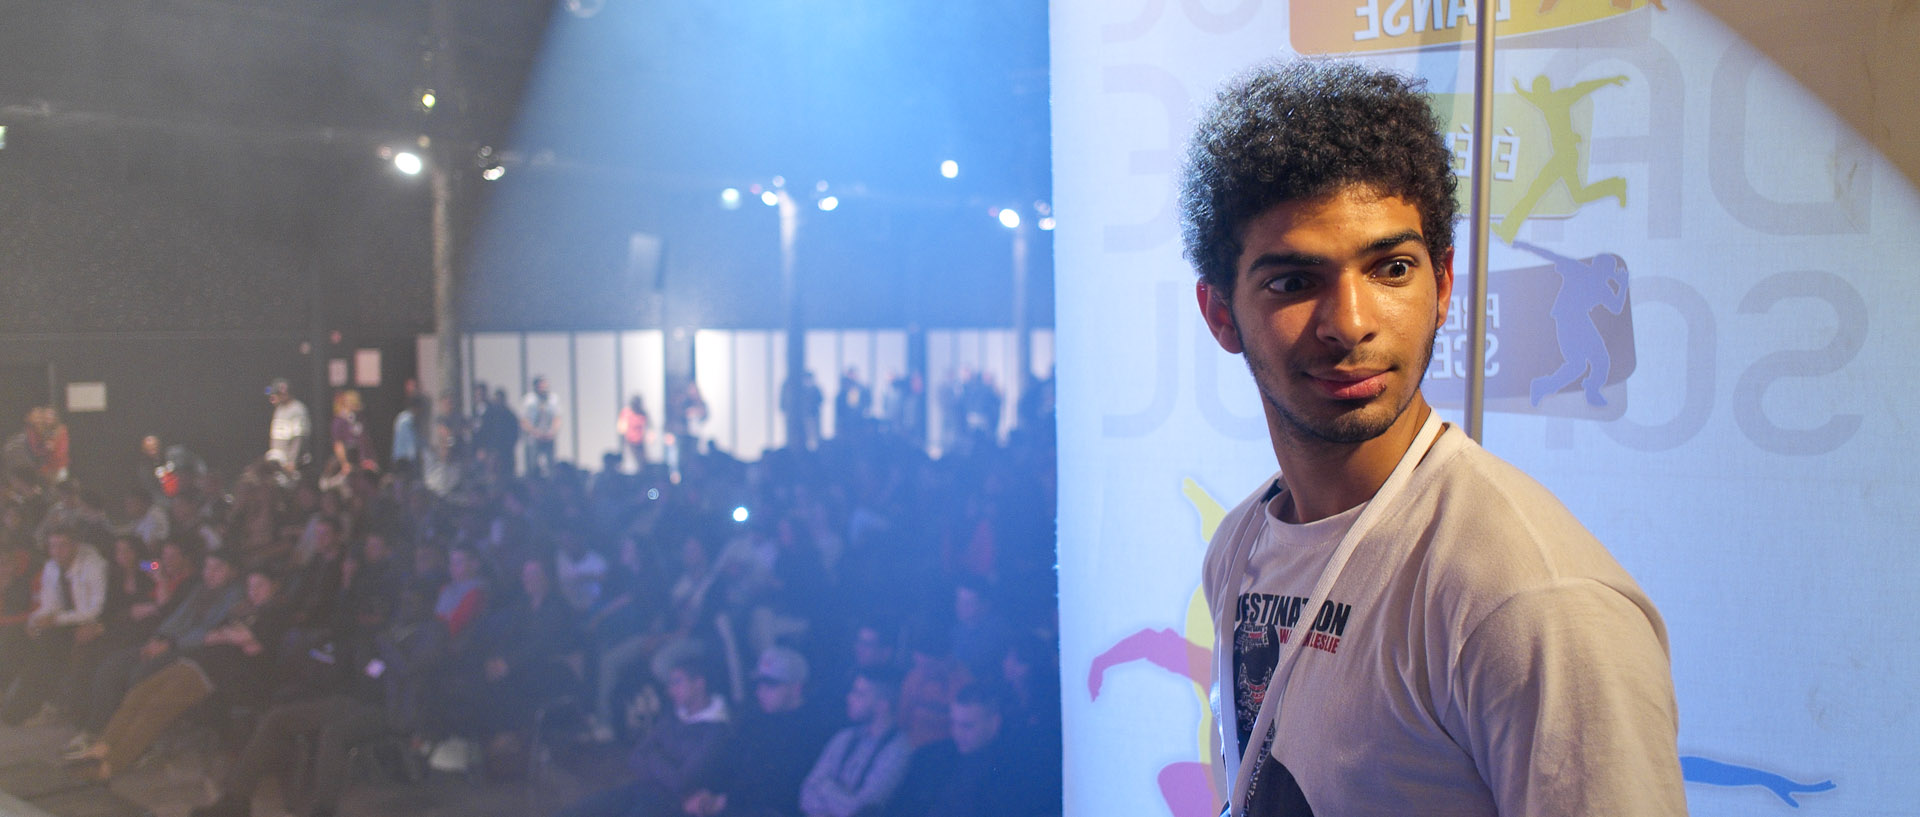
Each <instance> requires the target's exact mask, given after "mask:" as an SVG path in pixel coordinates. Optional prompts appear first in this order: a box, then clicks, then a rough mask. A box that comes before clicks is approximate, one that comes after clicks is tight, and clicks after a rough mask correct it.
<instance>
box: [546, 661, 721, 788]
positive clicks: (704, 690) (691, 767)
mask: <svg viewBox="0 0 1920 817" xmlns="http://www.w3.org/2000/svg"><path fill="white" fill-rule="evenodd" d="M709 663H710V662H709V661H707V660H706V659H705V658H704V657H703V656H700V655H697V654H690V655H688V656H686V657H685V658H683V659H681V660H680V661H678V662H676V663H675V664H674V665H673V667H672V668H671V669H668V670H667V698H668V699H669V700H671V701H672V702H673V717H671V718H661V719H660V720H659V721H658V722H656V723H655V724H654V727H653V731H651V732H648V733H647V736H646V737H645V738H642V739H641V740H640V742H639V743H638V744H636V745H635V746H634V747H633V753H632V754H630V755H629V756H628V759H627V766H628V768H629V769H630V770H631V771H632V772H633V775H634V780H633V782H631V783H628V784H626V785H624V786H621V787H619V788H615V789H610V790H608V791H603V792H600V793H599V794H593V795H589V796H587V797H585V798H583V799H581V800H579V801H578V802H575V803H574V804H573V805H571V806H568V807H567V808H566V810H565V811H562V812H561V815H562V817H602V816H603V815H604V817H663V816H664V815H671V814H674V813H675V812H677V811H678V810H679V809H680V806H681V804H682V803H684V802H686V800H687V799H688V798H689V797H690V796H691V795H692V794H693V793H694V792H696V791H699V790H701V789H709V790H711V789H712V787H713V786H714V785H715V779H714V777H715V773H716V771H718V769H719V765H720V759H721V754H720V753H721V750H722V749H723V748H724V747H725V746H726V742H727V736H728V734H729V731H730V728H731V727H730V724H729V720H730V719H729V717H728V713H727V699H726V698H723V697H721V696H719V695H716V694H714V692H713V691H712V689H713V687H714V683H713V682H714V680H715V678H716V677H717V676H716V673H715V672H714V671H713V670H712V669H710V668H709Z"/></svg>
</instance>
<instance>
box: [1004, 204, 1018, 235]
mask: <svg viewBox="0 0 1920 817" xmlns="http://www.w3.org/2000/svg"><path fill="white" fill-rule="evenodd" d="M1000 226H1002V227H1005V228H1007V229H1009V230H1011V229H1013V228H1015V227H1018V226H1020V211H1019V210H1015V209H1013V208H1012V207H1003V208H1001V209H1000Z"/></svg>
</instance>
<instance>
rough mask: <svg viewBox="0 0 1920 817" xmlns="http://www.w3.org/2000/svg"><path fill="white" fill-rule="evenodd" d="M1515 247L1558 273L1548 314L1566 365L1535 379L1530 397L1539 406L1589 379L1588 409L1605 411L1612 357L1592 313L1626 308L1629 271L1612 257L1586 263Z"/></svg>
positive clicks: (1538, 249)
mask: <svg viewBox="0 0 1920 817" xmlns="http://www.w3.org/2000/svg"><path fill="white" fill-rule="evenodd" d="M1513 246H1514V248H1515V249H1521V250H1526V251H1527V252H1530V253H1533V254H1534V255H1537V256H1540V257H1541V258H1545V259H1547V260H1548V261H1552V262H1553V269H1554V271H1555V272H1558V273H1560V291H1559V292H1558V293H1556V294H1555V295H1554V296H1553V306H1552V307H1549V308H1548V310H1547V314H1548V315H1549V316H1551V317H1552V318H1553V336H1554V340H1555V341H1557V342H1558V343H1559V344H1560V359H1561V360H1563V361H1565V362H1563V363H1561V364H1560V368H1558V369H1555V370H1553V373H1552V374H1549V375H1546V376H1544V377H1536V378H1534V379H1533V382H1532V383H1531V384H1530V385H1529V386H1528V389H1527V396H1528V397H1529V398H1531V400H1532V404H1533V405H1535V406H1538V405H1540V401H1541V400H1545V399H1546V397H1547V395H1549V394H1553V393H1554V392H1557V391H1559V390H1561V389H1564V388H1566V387H1567V386H1568V384H1571V383H1573V382H1574V381H1576V380H1579V379H1580V377H1581V376H1582V375H1585V376H1586V390H1587V404H1588V405H1592V406H1604V405H1606V404H1607V399H1606V398H1605V397H1602V396H1600V387H1601V386H1605V385H1606V384H1607V375H1608V374H1609V373H1611V372H1612V371H1613V356H1612V355H1611V354H1609V353H1608V352H1607V342H1606V340H1605V339H1604V338H1602V337H1600V329H1599V328H1598V327H1596V326H1594V325H1593V308H1594V307H1596V306H1597V307H1605V308H1606V310H1607V311H1608V312H1611V313H1613V314H1615V315H1618V314H1620V310H1622V309H1625V308H1626V305H1627V265H1626V264H1625V263H1624V262H1622V261H1621V260H1620V256H1617V255H1613V254H1611V253H1608V254H1604V255H1597V256H1594V258H1593V260H1592V261H1582V260H1580V259H1578V258H1568V257H1566V256H1564V255H1560V254H1558V253H1555V252H1551V251H1549V250H1546V249H1543V248H1541V247H1537V246H1534V245H1532V244H1528V243H1527V242H1525V241H1520V242H1516V243H1515V244H1514V245H1513Z"/></svg>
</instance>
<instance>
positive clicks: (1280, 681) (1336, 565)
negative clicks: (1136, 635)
mask: <svg viewBox="0 0 1920 817" xmlns="http://www.w3.org/2000/svg"><path fill="white" fill-rule="evenodd" d="M1440 427H1441V423H1440V415H1439V413H1437V412H1434V411H1433V410H1431V409H1429V410H1428V412H1427V419H1426V422H1425V423H1422V424H1421V426H1420V432H1419V433H1418V434H1417V435H1415V436H1414V439H1413V444H1412V445H1410V446H1408V447H1407V450H1406V453H1404V454H1401V455H1400V462H1399V463H1398V464H1396V465H1394V467H1393V473H1390V474H1388V475H1387V480H1386V482H1383V483H1381V485H1380V490H1378V491H1375V492H1374V494H1373V499H1372V500H1369V501H1368V502H1367V506H1366V507H1365V508H1362V509H1361V510H1360V516H1359V517H1358V518H1356V519H1354V520H1353V526H1352V527H1349V528H1347V533H1346V535H1344V536H1342V537H1340V544H1339V545H1337V546H1335V547H1334V549H1333V555H1332V556H1330V557H1328V559H1327V566H1326V567H1325V568H1323V569H1321V571H1320V579H1319V581H1316V582H1314V584H1313V593H1312V595H1310V596H1308V597H1307V603H1306V606H1304V607H1302V608H1300V615H1299V617H1298V618H1296V619H1295V620H1294V623H1293V628H1292V632H1291V633H1289V635H1288V637H1287V640H1286V642H1285V643H1283V644H1281V645H1280V655H1279V657H1278V658H1277V659H1276V660H1275V661H1274V662H1273V674H1272V675H1269V676H1267V695H1266V699H1265V700H1263V701H1261V702H1260V714H1259V716H1258V717H1256V718H1254V721H1253V729H1252V730H1251V731H1249V732H1248V733H1247V742H1248V745H1247V746H1243V747H1239V749H1240V756H1239V771H1238V773H1237V774H1234V775H1232V776H1231V777H1229V778H1228V780H1230V781H1231V782H1232V798H1231V799H1229V800H1228V801H1227V810H1228V815H1229V817H1243V815H1244V814H1245V813H1246V807H1247V805H1248V804H1247V803H1246V798H1247V788H1248V786H1249V785H1250V784H1251V782H1252V780H1253V772H1254V770H1255V769H1257V768H1259V766H1258V765H1257V764H1259V763H1260V762H1261V756H1262V755H1265V754H1267V751H1268V750H1267V747H1266V740H1265V738H1266V735H1267V732H1268V731H1269V730H1271V729H1272V728H1273V719H1274V717H1275V716H1276V715H1278V714H1279V712H1280V707H1279V700H1280V698H1282V697H1284V694H1285V692H1286V689H1287V681H1289V680H1291V678H1292V674H1293V673H1292V669H1293V659H1295V658H1298V657H1299V655H1300V649H1301V644H1302V643H1303V642H1305V641H1307V640H1308V639H1309V638H1311V637H1312V635H1313V625H1314V622H1315V621H1317V620H1318V619H1319V617H1320V607H1321V606H1322V605H1324V604H1326V601H1327V596H1328V595H1329V594H1330V593H1332V592H1333V584H1334V582H1335V581H1337V580H1339V578H1340V571H1342V570H1344V569H1345V568H1346V566H1347V559H1348V557H1350V556H1352V555H1353V551H1354V548H1355V547H1357V546H1358V545H1359V544H1360V540H1361V539H1364V538H1366V535H1367V531H1369V530H1370V529H1372V528H1373V525H1374V523H1375V522H1377V521H1379V519H1380V517H1381V516H1382V515H1384V514H1385V513H1386V512H1387V509H1388V508H1389V507H1391V506H1392V505H1393V504H1394V500H1396V499H1398V498H1399V495H1400V492H1401V491H1402V490H1403V489H1405V488H1406V485H1407V482H1408V481H1409V480H1411V479H1412V478H1413V469H1414V466H1415V465H1417V464H1419V462H1420V459H1421V458H1422V457H1424V456H1425V455H1426V453H1427V449H1429V448H1431V447H1432V446H1433V441H1434V438H1436V437H1438V436H1440ZM1264 513H1266V509H1265V508H1264V507H1256V508H1253V509H1252V510H1251V512H1250V513H1249V514H1248V515H1249V516H1251V515H1252V514H1264ZM1262 519H1264V517H1262ZM1236 551H1237V552H1236V553H1235V555H1234V561H1233V563H1232V569H1231V570H1230V571H1229V573H1228V574H1227V575H1228V582H1227V585H1226V589H1227V591H1228V592H1227V593H1225V594H1222V595H1223V596H1225V597H1226V601H1225V603H1224V605H1223V606H1224V607H1225V609H1226V610H1233V609H1236V607H1237V604H1236V602H1237V599H1238V596H1239V593H1240V584H1241V582H1243V581H1245V580H1246V574H1247V566H1248V563H1249V562H1251V561H1252V553H1251V547H1246V548H1236ZM1243 554H1244V555H1243ZM1223 612H1224V611H1223ZM1227 618H1228V621H1227V622H1226V625H1225V627H1226V628H1225V629H1221V628H1220V627H1219V625H1216V630H1215V631H1216V632H1217V633H1220V634H1221V635H1219V636H1218V638H1219V640H1220V646H1219V649H1221V650H1222V651H1223V652H1225V653H1226V655H1227V657H1226V658H1225V659H1223V660H1222V662H1221V665H1222V666H1223V667H1231V666H1232V657H1231V656H1232V652H1233V632H1234V629H1233V628H1235V627H1237V626H1238V625H1237V622H1234V621H1232V620H1231V617H1227ZM1230 672H1231V670H1229V671H1228V672H1223V673H1222V674H1221V675H1220V684H1221V687H1222V688H1223V692H1224V691H1225V688H1226V686H1227V684H1230V683H1232V678H1233V676H1232V675H1231V674H1230ZM1222 710H1223V711H1222V712H1221V718H1220V724H1221V730H1220V731H1221V734H1222V737H1223V740H1222V745H1223V746H1227V747H1229V751H1231V750H1232V747H1233V746H1234V744H1235V743H1237V742H1238V739H1239V735H1238V734H1233V732H1234V731H1235V730H1234V726H1236V725H1237V720H1238V717H1239V716H1238V712H1239V708H1238V706H1235V707H1233V709H1232V710H1230V711H1229V710H1227V708H1226V706H1224V705H1223V706H1222ZM1227 760H1228V762H1229V763H1232V762H1233V757H1232V756H1231V755H1229V756H1228V758H1227Z"/></svg>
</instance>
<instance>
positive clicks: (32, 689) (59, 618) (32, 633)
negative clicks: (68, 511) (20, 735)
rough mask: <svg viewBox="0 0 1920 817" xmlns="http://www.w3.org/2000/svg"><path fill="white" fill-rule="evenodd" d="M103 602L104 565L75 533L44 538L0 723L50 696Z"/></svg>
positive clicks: (14, 721)
mask: <svg viewBox="0 0 1920 817" xmlns="http://www.w3.org/2000/svg"><path fill="white" fill-rule="evenodd" d="M106 603H107V560H106V557H104V556H101V555H100V551H99V550H96V549H95V548H94V546H93V545H92V544H90V543H85V542H82V541H80V539H79V532H78V531H75V530H73V529H70V528H62V529H59V530H56V531H54V532H53V533H51V534H50V535H48V536H47V562H46V564H45V565H43V566H42V567H41V570H40V603H39V605H38V606H36V607H35V608H34V610H33V615H32V616H30V617H28V619H27V625H26V636H27V639H28V642H27V643H28V645H29V646H28V647H27V653H28V656H29V660H28V661H27V662H26V665H25V666H24V667H23V668H22V671H21V673H20V678H19V680H18V682H17V683H16V684H15V686H14V688H13V691H12V693H11V694H9V695H8V696H7V698H6V702H5V704H4V705H0V721H5V722H6V723H7V724H8V725H10V726H18V725H20V724H21V723H22V722H24V721H25V720H26V719H27V718H28V717H30V716H32V715H33V714H34V713H36V712H38V711H39V710H40V707H41V705H42V704H44V703H46V701H47V698H48V697H49V696H51V695H52V694H53V693H54V687H55V686H56V685H57V684H58V683H59V681H60V678H61V676H62V675H64V674H65V673H66V672H67V669H68V662H69V661H70V660H71V659H72V656H73V650H74V643H75V634H76V633H77V632H79V631H80V630H81V629H82V628H84V627H86V626H88V625H91V624H95V623H97V622H98V621H99V619H100V614H101V611H102V610H104V609H105V607H106Z"/></svg>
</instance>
